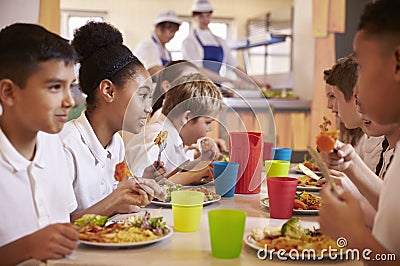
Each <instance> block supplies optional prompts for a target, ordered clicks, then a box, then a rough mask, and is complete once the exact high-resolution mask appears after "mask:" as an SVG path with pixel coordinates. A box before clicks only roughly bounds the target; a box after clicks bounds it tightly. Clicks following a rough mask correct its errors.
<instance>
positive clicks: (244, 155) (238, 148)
mask: <svg viewBox="0 0 400 266" xmlns="http://www.w3.org/2000/svg"><path fill="white" fill-rule="evenodd" d="M263 144H264V142H263V134H262V133H260V132H231V133H230V134H229V161H230V162H234V163H238V164H239V170H238V178H237V183H236V187H235V193H236V194H257V193H260V188H261V169H262V165H263V161H262V158H263Z"/></svg>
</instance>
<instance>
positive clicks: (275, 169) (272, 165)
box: [265, 160, 290, 177]
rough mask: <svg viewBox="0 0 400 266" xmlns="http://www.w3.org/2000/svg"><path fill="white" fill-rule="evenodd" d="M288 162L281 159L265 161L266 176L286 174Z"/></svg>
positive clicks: (288, 167) (288, 166)
mask: <svg viewBox="0 0 400 266" xmlns="http://www.w3.org/2000/svg"><path fill="white" fill-rule="evenodd" d="M289 169H290V162H288V161H283V160H267V161H265V172H266V173H267V177H277V176H288V174H289Z"/></svg>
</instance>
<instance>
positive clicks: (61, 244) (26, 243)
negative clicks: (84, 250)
mask: <svg viewBox="0 0 400 266" xmlns="http://www.w3.org/2000/svg"><path fill="white" fill-rule="evenodd" d="M10 230H11V228H10ZM78 239H79V233H78V230H77V229H76V227H75V226H74V225H72V224H70V223H63V224H52V225H49V226H46V227H45V228H43V229H40V230H38V231H36V232H34V233H32V234H30V235H27V236H24V237H21V238H20V239H17V240H15V241H13V242H11V243H9V244H6V245H4V246H2V247H0V258H1V260H2V262H1V265H16V264H18V263H21V262H23V261H26V260H29V259H37V260H47V259H60V258H63V257H64V256H65V255H69V254H71V253H72V251H73V250H74V249H76V248H77V246H78Z"/></svg>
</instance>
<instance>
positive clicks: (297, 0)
mask: <svg viewBox="0 0 400 266" xmlns="http://www.w3.org/2000/svg"><path fill="white" fill-rule="evenodd" d="M293 24H294V25H293V43H294V46H293V86H294V91H295V93H296V94H297V95H299V96H300V97H301V98H303V99H307V100H311V99H312V97H313V79H314V75H313V74H314V72H313V69H314V37H313V35H312V27H311V26H312V0H294V23H293Z"/></svg>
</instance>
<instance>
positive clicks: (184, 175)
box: [168, 165, 214, 185]
mask: <svg viewBox="0 0 400 266" xmlns="http://www.w3.org/2000/svg"><path fill="white" fill-rule="evenodd" d="M213 176H214V171H213V168H212V166H211V165H208V166H206V167H204V168H202V169H200V170H196V171H194V170H190V171H187V172H180V173H177V174H175V175H173V176H171V177H170V178H168V180H169V181H172V182H174V183H176V184H182V185H189V184H191V183H195V182H199V181H201V179H202V178H207V179H208V180H212V178H213Z"/></svg>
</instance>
